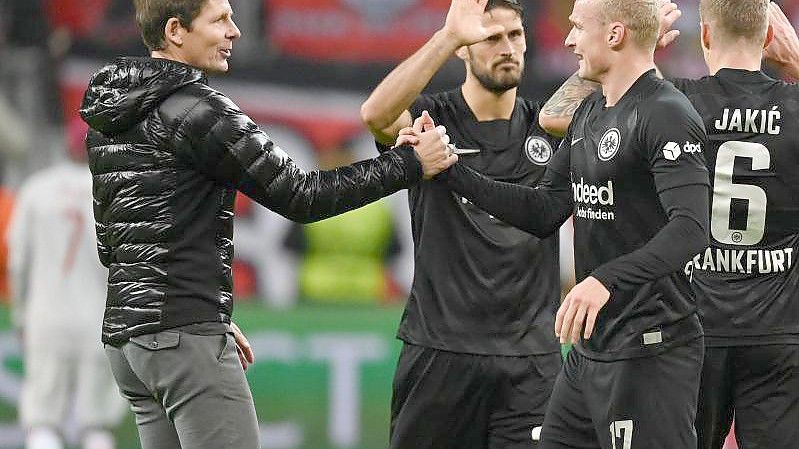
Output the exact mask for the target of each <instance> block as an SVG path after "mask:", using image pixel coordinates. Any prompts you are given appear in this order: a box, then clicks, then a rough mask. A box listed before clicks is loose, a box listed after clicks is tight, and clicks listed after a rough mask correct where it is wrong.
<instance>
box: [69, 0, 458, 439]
mask: <svg viewBox="0 0 799 449" xmlns="http://www.w3.org/2000/svg"><path fill="white" fill-rule="evenodd" d="M135 4H136V18H137V22H138V24H139V27H140V28H141V31H142V36H143V39H144V42H145V44H146V45H147V46H148V48H149V49H150V50H151V56H152V57H150V58H119V59H117V60H116V61H114V62H113V63H111V64H109V65H107V66H106V67H104V68H103V69H101V70H100V71H99V72H98V73H97V74H95V75H94V77H93V78H92V80H91V82H90V85H89V88H88V89H87V91H86V94H85V97H84V99H83V104H82V106H81V111H80V113H81V116H82V117H83V119H84V120H85V121H86V122H87V123H88V124H89V125H90V127H91V130H90V131H89V134H88V136H87V139H86V141H87V147H88V151H89V160H90V167H91V171H92V175H93V178H94V211H95V219H96V229H97V240H98V245H97V246H98V250H99V254H100V260H101V261H102V263H103V264H104V265H105V266H107V267H108V268H109V278H108V296H107V300H106V311H105V318H104V322H103V342H104V343H106V352H107V354H108V357H109V359H110V361H111V365H112V369H113V371H114V376H115V378H116V380H117V383H118V384H119V386H120V389H121V391H122V393H123V395H124V396H125V397H126V398H127V399H128V400H129V401H130V402H131V405H132V408H133V411H134V412H135V413H136V418H137V424H138V426H139V434H140V438H141V443H142V448H143V449H156V448H158V449H161V448H163V449H166V448H169V449H174V448H180V447H182V448H191V449H203V448H214V449H221V448H235V449H249V448H252V449H255V448H257V447H259V443H258V423H257V420H256V417H255V408H254V405H253V402H252V396H251V394H250V391H249V388H248V386H247V381H246V379H245V377H244V374H243V369H242V368H246V365H247V363H251V362H252V361H253V356H252V349H251V348H250V347H249V344H248V343H247V341H246V339H245V338H244V336H243V335H241V332H240V330H239V329H238V328H237V327H236V326H235V324H232V323H231V321H230V315H231V311H232V305H233V300H232V294H231V291H232V285H231V284H232V273H231V261H232V258H233V245H232V237H233V201H234V197H235V194H236V191H237V190H238V191H241V192H243V193H245V194H246V195H248V196H249V197H251V198H253V199H254V200H255V201H257V202H258V203H260V204H262V205H264V206H265V207H267V208H269V209H271V210H273V211H275V212H277V213H280V214H281V215H284V216H286V217H288V218H290V219H292V220H296V221H301V222H310V221H315V220H321V219H323V218H327V217H330V216H333V215H336V214H340V213H343V212H346V211H348V210H351V209H354V208H357V207H360V206H363V205H365V204H367V203H370V202H372V201H375V200H377V199H379V198H382V197H384V196H386V195H389V194H391V193H394V192H396V191H397V190H400V189H403V188H406V187H408V186H410V185H413V184H414V183H416V182H418V181H419V180H420V179H421V178H422V177H423V176H424V177H425V178H429V177H431V176H433V175H435V174H437V173H438V172H440V171H441V170H444V169H446V168H447V167H449V166H450V165H451V164H452V163H454V162H455V161H457V156H454V155H452V154H450V153H451V151H449V149H448V148H447V145H446V144H447V141H448V138H447V137H446V135H445V134H444V132H443V130H442V129H440V128H439V129H436V130H431V131H427V132H423V133H422V132H421V130H420V129H419V131H420V132H419V133H417V135H416V136H414V137H410V136H406V137H405V141H409V142H411V143H413V144H414V145H415V147H411V146H398V147H395V148H394V149H392V150H391V151H388V152H386V153H384V154H382V155H381V156H379V157H377V158H375V159H371V160H367V161H363V162H360V163H356V164H353V165H350V166H346V167H341V168H338V169H336V170H331V171H317V172H310V173H306V172H304V171H302V170H301V169H299V168H298V167H297V166H296V165H294V163H293V162H292V161H291V159H290V158H289V157H288V156H287V155H286V153H285V152H284V151H283V150H282V149H281V148H280V147H279V146H277V145H276V144H275V143H274V142H272V140H271V139H270V138H269V136H267V135H266V134H265V133H263V132H262V131H261V130H259V129H258V127H257V126H256V125H255V124H254V123H253V122H252V121H251V120H250V119H249V117H247V116H246V115H245V114H244V113H243V112H241V110H239V108H238V107H237V106H236V105H235V104H233V102H231V101H230V100H229V99H228V98H227V97H225V96H224V95H223V94H221V93H219V92H217V91H215V90H214V89H212V88H210V87H209V86H208V85H207V80H206V75H205V73H206V72H225V71H227V68H228V66H227V59H228V58H229V57H230V54H231V49H232V43H233V40H235V39H236V38H238V37H239V36H240V32H239V30H238V28H237V27H236V25H235V23H234V22H233V19H232V10H231V8H230V5H229V3H228V0H136V2H135ZM419 126H420V125H419ZM237 354H238V356H237Z"/></svg>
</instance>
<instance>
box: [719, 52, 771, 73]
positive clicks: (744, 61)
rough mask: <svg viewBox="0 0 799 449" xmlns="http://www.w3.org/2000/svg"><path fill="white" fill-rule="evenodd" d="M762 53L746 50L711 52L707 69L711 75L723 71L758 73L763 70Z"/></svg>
mask: <svg viewBox="0 0 799 449" xmlns="http://www.w3.org/2000/svg"><path fill="white" fill-rule="evenodd" d="M762 56H763V55H762V52H753V51H748V50H747V49H745V48H740V47H739V48H730V49H723V50H721V49H719V50H717V51H713V52H710V53H709V54H708V57H707V68H708V71H709V72H710V74H711V75H715V74H716V73H718V71H719V70H721V69H739V70H749V71H752V72H756V71H758V70H760V69H761V68H762V59H761V58H762Z"/></svg>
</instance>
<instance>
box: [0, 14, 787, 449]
mask: <svg viewBox="0 0 799 449" xmlns="http://www.w3.org/2000/svg"><path fill="white" fill-rule="evenodd" d="M522 3H523V4H524V6H525V8H526V16H525V23H526V27H527V41H528V42H527V43H528V52H527V55H526V72H525V76H524V79H523V83H522V85H521V87H520V94H521V95H523V96H526V97H528V98H532V99H538V100H541V101H546V99H547V98H548V96H549V95H551V94H552V93H553V92H554V90H555V89H556V88H557V86H559V85H560V83H562V82H563V80H564V79H565V78H566V77H568V76H569V75H571V74H572V73H573V72H574V70H575V69H576V62H575V59H574V58H573V57H572V55H571V54H570V52H569V51H568V50H566V49H565V48H564V47H563V41H564V39H565V36H566V34H567V33H568V30H569V27H568V22H567V17H568V15H569V12H570V11H571V7H572V3H573V2H572V1H570V0H522ZM678 3H679V5H680V7H681V9H682V11H683V17H682V19H681V20H680V21H679V22H678V23H677V26H676V27H677V28H678V29H680V30H681V31H682V36H681V37H680V39H679V41H678V44H676V45H673V46H672V47H670V48H668V49H667V50H665V51H662V52H661V53H659V54H658V63H659V65H660V67H661V69H662V71H663V72H664V73H665V74H666V75H674V76H686V77H695V76H701V75H703V74H705V67H704V64H703V61H702V58H701V53H700V50H699V44H698V37H697V31H698V13H697V3H698V0H683V1H680V2H678ZM779 3H781V4H782V5H783V8H784V9H785V10H786V12H787V14H788V15H789V17H799V0H784V1H781V2H779ZM231 4H232V6H233V8H234V11H235V13H236V17H235V20H236V22H237V24H238V25H239V27H240V28H241V30H242V33H243V36H242V38H241V39H240V40H239V41H238V42H237V43H236V44H235V46H234V52H233V57H232V59H231V64H230V65H231V71H230V73H229V74H228V75H226V76H224V77H217V78H212V80H211V83H212V85H213V86H214V87H216V88H218V89H220V90H221V91H222V92H224V93H226V94H228V95H229V96H230V97H231V98H232V99H233V100H234V101H235V102H237V103H238V104H239V105H240V106H241V108H242V109H243V110H244V111H245V112H247V113H248V114H249V115H250V116H251V117H253V119H255V120H256V121H257V122H258V123H259V124H260V125H261V126H262V128H263V129H264V130H266V132H267V133H268V134H269V135H270V136H272V137H273V139H274V140H276V141H277V142H278V143H279V144H280V145H281V146H282V147H283V148H284V149H285V150H286V151H287V152H288V153H289V154H290V155H291V156H292V157H293V158H294V159H295V160H296V162H297V163H298V164H299V165H300V166H301V167H303V168H305V169H308V170H310V169H315V168H330V167H335V166H337V165H341V164H346V163H349V162H352V161H354V160H359V159H363V158H367V157H372V156H373V155H374V154H375V150H374V144H373V141H372V139H371V138H370V135H369V134H368V132H367V131H366V129H365V128H364V126H363V125H362V124H361V122H360V119H359V108H360V104H361V103H362V102H363V101H364V100H365V99H366V97H367V95H368V94H369V92H370V90H371V89H372V88H373V87H374V86H376V85H377V83H378V82H379V81H380V80H381V79H382V78H383V77H384V76H385V75H386V74H388V72H389V71H390V70H391V69H392V68H393V67H394V66H396V65H397V64H398V63H399V62H400V61H402V60H403V59H404V58H405V57H407V56H409V55H410V54H411V53H412V52H413V51H414V50H415V49H416V48H418V47H419V46H421V45H422V44H423V43H424V42H425V41H426V40H427V39H428V38H429V37H430V36H431V35H432V33H433V32H435V31H436V30H437V29H438V28H439V27H441V26H442V24H443V20H444V17H445V14H446V11H447V8H448V6H449V2H448V0H231ZM146 54H147V53H146V51H145V48H144V46H143V45H142V44H141V41H140V39H139V35H138V30H137V29H136V26H135V23H134V20H133V2H132V1H131V0H0V174H2V187H0V232H5V231H4V229H5V226H6V224H7V222H8V218H9V217H10V216H11V215H12V214H13V210H14V198H15V194H16V192H17V191H18V189H19V187H20V186H21V185H22V184H23V183H24V182H25V180H26V179H27V178H28V177H29V176H30V175H32V174H33V173H36V172H37V171H40V170H42V169H44V168H46V167H48V166H51V165H53V164H56V163H59V162H61V161H63V160H64V159H65V158H66V155H67V154H68V150H69V149H70V148H71V149H72V150H76V149H77V150H78V151H80V150H81V145H82V136H83V135H84V132H85V130H84V128H82V126H81V122H80V121H79V119H78V118H77V117H78V116H77V108H78V106H79V104H80V100H81V98H82V95H83V91H84V89H85V87H86V85H87V82H88V79H89V77H90V75H91V74H92V73H93V72H94V71H95V70H97V69H98V68H99V67H100V66H101V65H103V64H104V63H106V62H108V61H110V60H112V59H113V58H115V57H116V56H120V55H146ZM463 76H464V69H463V65H462V63H461V62H460V61H459V60H455V59H453V60H451V61H450V63H448V64H447V65H446V66H445V67H444V68H443V69H442V70H441V71H440V72H439V73H438V75H437V76H436V77H435V78H434V80H433V81H432V83H431V84H430V86H429V90H431V91H438V90H444V89H450V88H453V87H455V86H457V85H459V84H460V82H461V81H462V80H463ZM236 208H237V221H236V231H235V233H236V234H235V243H236V255H237V259H236V265H235V286H236V291H235V296H236V301H237V302H238V305H237V309H236V312H235V319H236V321H237V322H238V323H239V324H240V325H241V327H242V328H243V329H244V330H245V332H246V333H247V334H248V336H249V338H250V340H251V342H252V344H253V346H254V348H255V352H256V357H257V363H256V364H255V365H254V366H253V367H251V368H250V370H249V371H248V378H249V380H250V382H251V385H252V388H253V394H254V396H255V402H256V405H257V408H258V415H259V418H260V420H261V431H262V435H263V438H262V439H263V446H262V447H264V448H270V449H294V448H303V449H378V448H383V447H386V446H387V435H388V416H389V398H390V391H391V377H392V375H393V369H394V365H395V360H396V356H397V354H398V349H399V344H398V342H397V341H396V340H395V339H394V332H395V330H396V326H397V323H398V321H399V317H400V315H401V313H402V305H403V302H404V298H405V297H406V295H407V291H408V287H409V285H410V282H411V277H412V273H413V271H412V269H413V266H412V264H413V255H412V245H411V240H410V239H411V237H410V217H409V213H408V207H407V196H406V195H405V193H404V192H400V193H398V194H396V195H394V196H392V197H390V198H387V199H385V200H383V201H380V202H377V203H375V204H373V205H371V206H369V207H366V208H363V209H361V210H358V211H354V212H351V213H349V214H346V215H343V216H341V217H338V218H334V219H330V220H326V221H323V222H320V223H317V224H313V225H308V226H301V225H296V224H292V223H290V222H288V221H287V220H285V219H283V218H282V217H280V216H278V215H276V214H274V213H272V212H269V211H267V210H266V209H264V208H261V207H260V206H257V205H254V204H252V203H251V202H250V201H249V200H247V199H246V198H244V197H240V198H239V199H238V201H237V204H236ZM562 234H563V235H564V236H565V237H566V239H565V240H564V250H563V252H564V254H566V255H567V256H568V255H569V253H570V251H571V249H570V247H569V246H568V245H569V239H568V237H569V232H568V230H565V231H564V232H562ZM0 241H2V242H5V238H3V239H2V240H0ZM5 254H6V250H5V247H4V246H3V247H0V274H2V273H3V272H4V270H5V264H6V260H5V259H6V255H5ZM569 260H570V257H565V263H564V264H563V265H564V267H563V270H562V271H563V273H564V274H563V278H564V289H565V290H568V287H569V285H570V282H572V280H571V277H572V274H571V272H570V268H569ZM8 296H9V293H8V285H7V279H6V278H5V277H4V276H3V277H0V297H2V304H0V448H20V447H22V442H23V440H24V433H23V431H22V429H21V428H20V427H19V425H18V424H17V403H18V400H19V391H20V383H21V379H22V375H23V374H22V373H23V370H24V363H23V361H22V357H21V351H20V348H19V344H18V339H17V336H16V334H15V332H14V330H13V325H12V323H11V311H10V306H9V305H8ZM97 329H98V330H97V334H98V344H99V323H98V325H97ZM70 428H71V427H70V426H69V425H67V431H66V434H67V438H68V440H69V441H72V442H74V441H75V438H76V436H75V435H74V432H75V431H74V426H72V429H73V430H70ZM116 435H117V437H118V444H119V447H120V448H122V449H132V448H135V447H138V442H137V439H136V437H135V427H134V426H133V423H132V420H131V419H130V417H128V418H126V420H125V421H124V422H123V424H122V425H121V426H120V428H119V429H117V430H116ZM71 444H72V443H71Z"/></svg>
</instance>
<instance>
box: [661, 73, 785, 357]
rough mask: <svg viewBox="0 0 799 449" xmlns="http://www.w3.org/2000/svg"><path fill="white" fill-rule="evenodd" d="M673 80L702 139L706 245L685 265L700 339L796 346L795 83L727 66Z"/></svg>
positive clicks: (730, 343) (727, 343)
mask: <svg viewBox="0 0 799 449" xmlns="http://www.w3.org/2000/svg"><path fill="white" fill-rule="evenodd" d="M673 82H674V84H675V86H677V88H678V89H680V90H681V91H683V92H684V93H685V94H686V95H687V96H688V98H689V100H690V101H691V102H692V103H693V105H694V107H695V108H696V109H697V111H698V112H699V114H700V115H701V116H702V119H703V121H704V123H705V127H706V128H707V132H708V139H709V142H708V145H707V147H706V149H705V157H706V160H707V164H708V169H709V170H710V171H711V175H710V177H711V180H712V185H713V198H712V201H711V227H710V229H711V233H710V237H711V240H710V246H709V247H708V248H707V250H705V251H704V252H702V253H700V254H698V255H696V257H694V259H693V260H692V261H691V262H689V263H688V264H687V266H686V269H685V272H686V273H687V274H691V273H692V274H693V287H694V289H695V291H696V293H697V301H698V305H699V310H700V316H701V318H702V324H703V326H704V328H705V334H706V344H707V345H709V346H736V345H752V344H772V343H792V344H799V270H797V268H796V262H795V258H796V255H797V249H798V248H799V127H797V126H796V123H797V122H795V121H794V120H798V119H799V87H797V86H796V85H792V84H787V83H784V82H782V81H777V80H774V79H772V78H770V77H768V76H767V75H765V74H764V73H762V72H759V71H758V72H751V71H746V70H735V69H722V70H720V71H719V72H718V73H717V74H716V75H714V76H708V77H704V78H701V79H698V80H686V79H675V80H673Z"/></svg>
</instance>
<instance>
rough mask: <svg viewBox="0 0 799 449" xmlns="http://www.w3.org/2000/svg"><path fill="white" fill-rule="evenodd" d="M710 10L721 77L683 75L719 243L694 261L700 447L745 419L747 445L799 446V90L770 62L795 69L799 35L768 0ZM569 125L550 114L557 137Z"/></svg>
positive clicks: (709, 39)
mask: <svg viewBox="0 0 799 449" xmlns="http://www.w3.org/2000/svg"><path fill="white" fill-rule="evenodd" d="M700 16H701V38H702V50H703V55H704V58H705V61H706V63H707V66H708V69H709V71H710V76H707V77H704V78H701V79H698V80H688V79H673V80H672V81H673V82H674V84H675V86H676V87H677V88H678V89H680V90H681V91H683V92H684V93H685V94H686V95H687V96H688V98H689V99H690V100H691V102H692V103H693V105H694V106H695V107H696V109H697V110H698V111H699V113H700V115H702V117H703V119H704V122H705V126H706V127H707V130H708V134H709V145H708V146H707V147H706V148H705V149H704V152H705V156H706V160H707V164H708V169H709V170H710V171H711V178H712V179H713V199H712V203H711V233H710V236H711V244H710V247H709V248H708V249H706V250H705V251H703V252H700V253H699V254H698V255H696V256H695V257H694V258H693V259H692V260H691V261H690V262H689V263H688V264H687V265H686V267H685V272H686V274H691V275H692V277H693V281H694V282H693V287H694V291H695V292H696V295H697V303H698V305H699V311H700V316H701V317H702V323H703V326H704V329H705V344H706V350H705V358H704V368H703V372H702V383H701V388H700V395H699V411H698V416H697V421H696V428H697V434H698V436H699V447H700V448H702V449H720V448H721V447H722V446H723V444H724V439H725V437H726V435H727V433H728V432H729V430H730V426H731V423H732V418H733V415H734V416H735V428H736V437H737V439H738V442H739V444H740V445H741V446H742V447H746V448H769V449H781V448H791V447H795V445H796V441H797V440H799V430H797V428H796V426H795V422H796V419H797V418H796V416H795V414H796V410H797V409H798V408H797V407H798V406H799V393H797V392H799V375H797V374H796V373H795V371H796V370H795V367H796V366H797V365H798V364H799V302H797V301H796V297H797V295H799V284H797V282H796V279H797V276H799V271H797V269H796V268H795V262H794V255H795V253H796V249H797V246H799V233H797V230H796V226H795V223H796V222H797V220H799V214H798V213H797V203H796V198H797V193H799V191H798V190H799V189H797V187H796V186H797V185H799V177H797V175H796V173H797V170H796V164H797V160H796V158H795V145H796V144H797V142H799V134H797V133H796V131H794V130H793V127H791V126H789V125H788V126H786V125H787V124H789V123H792V122H793V121H794V120H796V117H797V116H799V107H797V100H799V90H798V89H797V87H796V86H794V85H789V84H786V83H784V82H781V81H777V80H774V79H772V78H770V77H769V76H767V75H766V74H764V73H763V72H762V71H761V58H762V56H763V47H764V46H765V47H766V52H765V54H766V56H767V57H768V58H769V59H771V60H773V61H775V62H777V63H778V65H779V66H780V67H781V68H783V69H786V71H787V72H788V73H791V74H795V73H797V67H799V64H797V61H799V51H797V50H799V39H797V36H796V32H795V31H794V29H793V27H792V26H791V25H790V22H789V21H788V20H787V18H786V17H785V15H784V14H783V13H782V11H781V10H780V8H779V6H777V4H776V3H771V2H769V1H768V0H702V2H701V3H700ZM769 17H770V18H771V22H772V24H773V26H769ZM775 34H776V35H775ZM569 84H571V85H570V86H569ZM579 89H581V88H580V87H578V86H577V85H576V84H574V83H573V82H571V83H567V85H564V88H563V89H561V91H560V93H559V94H557V95H556V96H558V95H559V96H560V99H561V101H563V102H562V103H561V104H560V105H556V103H557V100H556V98H555V97H556V96H553V100H556V101H552V100H551V103H552V105H553V109H552V111H555V110H556V109H557V108H558V107H563V108H568V106H567V103H568V101H567V100H564V99H565V98H567V97H569V96H573V97H574V98H578V97H579V94H578V93H577V91H578V90H579ZM572 107H573V106H572ZM568 120H569V117H568V114H557V113H555V114H553V115H547V116H543V117H542V123H543V124H544V126H545V127H547V128H548V129H549V130H550V131H553V132H558V131H559V130H560V131H562V123H563V122H564V121H565V122H566V123H568ZM559 127H560V129H559Z"/></svg>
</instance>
